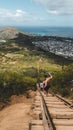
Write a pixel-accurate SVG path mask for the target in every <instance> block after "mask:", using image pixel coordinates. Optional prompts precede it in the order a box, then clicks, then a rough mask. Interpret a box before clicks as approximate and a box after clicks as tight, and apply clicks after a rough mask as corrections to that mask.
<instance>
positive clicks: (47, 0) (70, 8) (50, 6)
mask: <svg viewBox="0 0 73 130" xmlns="http://www.w3.org/2000/svg"><path fill="white" fill-rule="evenodd" d="M33 1H35V2H37V3H40V4H42V5H43V6H44V7H45V9H46V11H47V12H48V13H49V14H62V15H73V0H33Z"/></svg>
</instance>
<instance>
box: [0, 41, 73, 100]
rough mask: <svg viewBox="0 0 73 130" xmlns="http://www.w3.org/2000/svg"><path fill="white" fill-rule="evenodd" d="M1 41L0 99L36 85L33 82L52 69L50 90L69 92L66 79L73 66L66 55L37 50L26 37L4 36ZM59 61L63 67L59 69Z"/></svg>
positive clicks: (63, 93)
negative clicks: (12, 37)
mask: <svg viewBox="0 0 73 130" xmlns="http://www.w3.org/2000/svg"><path fill="white" fill-rule="evenodd" d="M6 41H7V42H6V43H2V44H0V99H1V100H7V99H8V98H9V97H10V96H11V95H15V94H16V95H19V94H24V93H26V91H27V90H28V89H34V90H35V89H36V82H37V80H38V78H39V77H40V80H41V81H42V80H43V79H44V74H45V73H47V72H49V71H50V72H52V74H53V80H52V84H51V86H52V87H51V91H53V92H55V93H60V94H62V95H63V96H71V97H72V92H71V91H70V87H71V86H70V84H69V81H70V80H71V79H72V77H73V75H72V74H73V72H72V70H73V69H72V68H73V65H70V66H69V67H68V68H66V66H67V64H70V62H69V63H68V62H67V61H66V60H65V59H63V58H61V57H58V56H56V55H54V54H51V53H46V52H43V51H42V50H36V49H35V48H34V47H33V46H31V42H30V43H29V45H28V44H27V43H28V42H29V40H28V41H21V39H20V40H19V41H20V42H19V43H18V39H16V40H7V39H6ZM62 63H63V64H64V68H65V69H64V70H63V71H62Z"/></svg>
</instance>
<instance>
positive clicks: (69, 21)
mask: <svg viewBox="0 0 73 130" xmlns="http://www.w3.org/2000/svg"><path fill="white" fill-rule="evenodd" d="M0 26H70V27H73V0H0Z"/></svg>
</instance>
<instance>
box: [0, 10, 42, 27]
mask: <svg viewBox="0 0 73 130" xmlns="http://www.w3.org/2000/svg"><path fill="white" fill-rule="evenodd" d="M40 20H41V18H39V17H37V16H34V15H33V14H31V13H29V12H26V11H24V10H21V9H16V10H14V11H11V10H8V9H3V8H0V24H18V25H20V24H25V25H26V24H29V23H32V21H33V23H34V22H36V21H37V22H38V21H40Z"/></svg>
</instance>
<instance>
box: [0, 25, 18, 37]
mask: <svg viewBox="0 0 73 130" xmlns="http://www.w3.org/2000/svg"><path fill="white" fill-rule="evenodd" d="M19 32H20V31H18V30H17V29H16V28H14V27H3V28H0V39H13V38H15V37H16V36H17V35H18V34H19Z"/></svg>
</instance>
